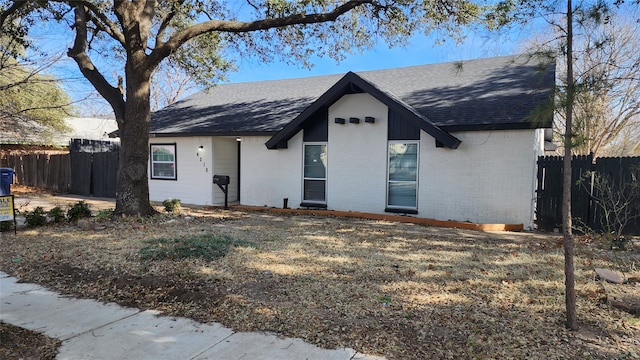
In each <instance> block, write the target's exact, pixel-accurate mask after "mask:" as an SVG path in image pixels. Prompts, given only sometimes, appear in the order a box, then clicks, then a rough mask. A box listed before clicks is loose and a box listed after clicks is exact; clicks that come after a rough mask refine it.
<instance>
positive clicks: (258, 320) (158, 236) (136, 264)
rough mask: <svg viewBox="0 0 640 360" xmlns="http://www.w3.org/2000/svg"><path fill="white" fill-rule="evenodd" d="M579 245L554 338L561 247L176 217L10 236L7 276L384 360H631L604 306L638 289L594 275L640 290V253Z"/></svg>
mask: <svg viewBox="0 0 640 360" xmlns="http://www.w3.org/2000/svg"><path fill="white" fill-rule="evenodd" d="M223 234H226V235H228V236H229V238H230V239H234V240H237V241H236V242H235V244H236V245H235V246H232V247H231V249H230V252H229V253H228V254H226V256H223V257H221V258H218V259H215V260H206V259H203V258H201V257H198V254H200V253H199V252H198V251H199V250H198V249H195V248H191V249H189V250H190V251H191V253H190V254H191V255H190V256H187V257H186V258H178V257H177V256H176V257H169V258H163V259H159V258H146V259H143V255H144V254H147V255H148V254H149V252H148V251H147V252H145V251H144V250H143V251H141V249H148V248H149V246H151V245H153V244H155V245H154V246H156V250H158V249H160V250H162V248H163V247H165V250H166V247H171V246H177V244H183V243H186V242H187V239H193V238H202V237H203V236H209V235H223ZM166 240H170V241H166ZM576 240H577V241H576V254H577V256H576V259H575V266H576V288H577V295H578V300H577V304H578V318H579V322H580V330H579V331H577V332H570V331H567V330H565V327H564V324H563V322H564V275H563V252H562V243H561V238H560V237H558V236H554V235H544V234H530V233H483V232H476V231H465V230H456V229H445V228H435V227H427V226H422V225H414V224H405V223H392V222H383V221H374V220H364V219H347V218H337V217H336V218H333V217H318V216H301V215H283V214H273V213H269V212H244V211H242V212H241V211H224V210H204V209H198V210H195V209H183V214H182V215H181V216H175V215H172V216H170V215H161V216H157V217H155V218H153V219H137V218H128V219H119V220H117V221H107V220H103V221H100V220H97V219H92V220H91V221H90V224H87V223H84V224H82V226H81V227H79V226H77V225H74V224H64V225H57V226H46V227H41V228H34V229H21V230H19V231H18V235H17V236H14V235H13V233H12V232H11V233H3V234H2V235H1V238H0V269H1V270H2V271H5V272H7V273H9V274H11V275H13V276H16V277H18V278H20V279H22V280H23V281H25V282H34V283H38V284H43V285H46V286H48V287H50V288H52V289H55V290H58V291H61V292H63V293H66V294H72V295H75V296H78V297H86V298H93V299H98V300H101V301H113V302H117V303H119V304H122V305H125V306H131V307H137V308H142V309H156V310H160V311H162V312H163V313H164V314H167V315H179V316H186V317H191V318H193V319H196V320H198V321H203V322H208V321H216V322H221V323H223V324H224V325H226V326H229V327H232V328H234V329H236V330H239V331H253V330H262V331H271V332H275V333H278V334H281V335H284V336H292V337H299V338H302V339H304V340H306V341H308V342H310V343H313V344H317V345H319V346H322V347H327V348H335V347H350V348H354V349H356V350H358V351H361V352H364V353H368V354H375V355H384V356H386V357H388V358H389V359H428V358H439V359H443V358H452V359H460V358H472V359H478V358H482V359H488V358H499V359H522V358H543V359H569V358H572V359H573V358H584V359H588V358H591V359H638V358H640V318H639V317H638V315H632V314H630V313H628V312H625V311H621V310H619V309H616V308H613V307H612V306H610V304H611V301H617V300H616V299H614V297H616V298H617V297H625V296H626V298H625V299H623V300H624V301H626V302H634V301H636V302H638V301H640V300H639V299H640V295H639V294H640V284H638V283H635V282H630V283H629V284H621V285H612V284H609V285H605V284H603V283H602V282H601V281H600V280H599V279H597V278H596V276H595V272H594V268H596V267H600V268H607V269H611V270H614V271H616V272H619V273H621V274H623V275H624V276H626V277H627V278H636V279H637V278H640V251H639V250H640V246H639V245H638V244H637V243H633V244H631V245H630V247H629V250H627V251H612V250H610V249H608V248H607V247H606V246H605V244H602V243H601V242H598V241H596V240H594V239H591V238H586V237H583V238H577V239H576ZM169 253H170V254H171V252H169ZM605 286H607V287H608V288H609V290H608V291H609V296H607V293H606V292H605ZM612 294H613V295H612Z"/></svg>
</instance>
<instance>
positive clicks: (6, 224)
mask: <svg viewBox="0 0 640 360" xmlns="http://www.w3.org/2000/svg"><path fill="white" fill-rule="evenodd" d="M12 224H13V220H12V221H0V232H5V231H9V230H11V225H12Z"/></svg>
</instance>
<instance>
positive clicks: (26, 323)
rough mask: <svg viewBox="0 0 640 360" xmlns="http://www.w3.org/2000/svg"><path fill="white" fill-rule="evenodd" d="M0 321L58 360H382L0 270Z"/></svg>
mask: <svg viewBox="0 0 640 360" xmlns="http://www.w3.org/2000/svg"><path fill="white" fill-rule="evenodd" d="M0 320H1V321H3V322H6V323H9V324H12V325H16V326H19V327H22V328H26V329H29V330H35V331H38V332H41V333H44V334H45V335H47V336H50V337H54V338H58V339H60V340H62V347H61V348H60V353H59V354H58V357H57V359H171V360H173V359H185V360H186V359H189V360H190V359H198V360H204V359H225V360H226V359H243V360H250V359H264V360H268V359H274V360H275V359H277V360H289V359H291V360H294V359H295V360H300V359H318V360H321V359H322V360H338V359H340V360H351V359H353V360H355V359H362V360H364V359H370V360H374V359H383V358H380V357H372V356H367V355H364V354H361V353H358V352H356V351H354V350H352V349H337V350H326V349H321V348H318V347H316V346H313V345H310V344H307V343H305V342H304V341H302V340H300V339H292V338H281V337H278V336H276V335H273V334H266V333H258V332H249V333H242V332H234V331H233V330H231V329H229V328H226V327H224V326H222V325H220V324H217V323H212V324H202V323H198V322H195V321H193V320H190V319H185V318H176V317H166V316H158V314H157V313H155V312H153V311H141V310H138V309H132V308H123V307H121V306H119V305H117V304H113V303H107V304H104V303H100V302H97V301H94V300H87V299H74V298H69V297H65V296H62V295H60V294H58V293H55V292H53V291H50V290H47V289H46V288H44V287H42V286H39V285H35V284H22V283H18V280H17V279H16V278H14V277H10V276H8V275H7V274H6V273H3V272H1V271H0Z"/></svg>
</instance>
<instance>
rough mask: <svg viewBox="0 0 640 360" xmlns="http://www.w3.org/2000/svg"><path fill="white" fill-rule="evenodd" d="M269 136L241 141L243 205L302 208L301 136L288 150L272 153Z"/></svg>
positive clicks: (241, 198)
mask: <svg viewBox="0 0 640 360" xmlns="http://www.w3.org/2000/svg"><path fill="white" fill-rule="evenodd" d="M269 138H270V137H268V136H245V137H242V145H241V146H242V150H241V157H240V158H241V164H240V168H241V175H240V177H241V180H240V182H241V183H240V203H242V204H243V205H254V206H273V207H282V205H283V199H284V198H288V199H289V207H293V208H296V207H298V205H300V199H301V196H302V132H300V133H299V134H297V135H296V136H294V137H293V138H292V139H291V140H289V146H288V149H279V150H269V149H267V147H266V146H265V145H264V144H265V143H266V142H267V141H268V140H269Z"/></svg>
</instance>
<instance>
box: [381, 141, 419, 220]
mask: <svg viewBox="0 0 640 360" xmlns="http://www.w3.org/2000/svg"><path fill="white" fill-rule="evenodd" d="M417 195H418V143H404V142H402V143H389V177H388V181H387V206H389V207H392V208H403V209H417V207H418V196H417Z"/></svg>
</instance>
